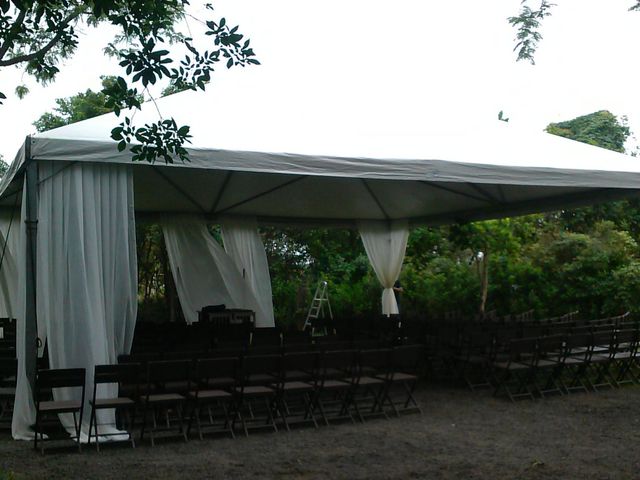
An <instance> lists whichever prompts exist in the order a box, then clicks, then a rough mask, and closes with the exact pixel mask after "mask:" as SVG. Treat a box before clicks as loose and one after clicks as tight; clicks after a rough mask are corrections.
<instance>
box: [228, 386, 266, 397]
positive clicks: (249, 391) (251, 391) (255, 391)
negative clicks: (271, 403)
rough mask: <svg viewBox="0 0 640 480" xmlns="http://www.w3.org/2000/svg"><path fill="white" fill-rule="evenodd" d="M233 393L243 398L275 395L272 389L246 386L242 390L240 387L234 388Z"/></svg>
mask: <svg viewBox="0 0 640 480" xmlns="http://www.w3.org/2000/svg"><path fill="white" fill-rule="evenodd" d="M235 391H236V392H237V393H242V394H243V395H245V396H260V395H274V394H275V393H276V391H275V390H274V389H273V388H269V387H263V386H261V385H254V386H247V387H244V390H243V389H242V387H236V388H235Z"/></svg>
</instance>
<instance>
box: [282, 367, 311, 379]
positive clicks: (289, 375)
mask: <svg viewBox="0 0 640 480" xmlns="http://www.w3.org/2000/svg"><path fill="white" fill-rule="evenodd" d="M312 377H313V375H311V374H310V373H309V372H305V371H303V370H287V371H286V372H284V379H285V380H286V381H292V382H293V381H300V380H308V379H310V378H312Z"/></svg>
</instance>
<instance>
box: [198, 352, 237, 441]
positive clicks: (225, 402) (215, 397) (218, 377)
mask: <svg viewBox="0 0 640 480" xmlns="http://www.w3.org/2000/svg"><path fill="white" fill-rule="evenodd" d="M237 365H238V358H237V357H226V358H224V357H223V358H201V359H200V360H198V361H197V362H196V366H195V373H194V376H193V380H194V382H193V383H194V386H195V390H192V391H190V392H189V393H188V397H189V400H190V401H191V402H192V404H193V406H192V410H191V415H190V417H189V426H188V428H187V434H189V433H190V432H191V425H192V423H193V420H194V419H195V420H196V426H197V427H198V436H199V437H200V440H202V438H203V436H202V435H203V425H202V420H201V415H202V407H203V406H206V407H207V413H208V417H209V427H210V429H211V430H214V431H218V432H227V433H229V434H230V435H231V437H232V438H235V434H234V432H233V426H232V422H231V419H230V411H231V410H234V406H233V394H232V393H231V391H230V390H232V389H233V388H234V386H235V384H236V380H235V377H236V369H237ZM217 406H220V407H221V408H222V412H223V414H222V417H223V418H222V419H223V423H222V426H221V427H216V425H215V423H214V422H215V419H214V415H213V413H212V409H211V408H212V407H214V408H215V407H217ZM234 415H235V411H234Z"/></svg>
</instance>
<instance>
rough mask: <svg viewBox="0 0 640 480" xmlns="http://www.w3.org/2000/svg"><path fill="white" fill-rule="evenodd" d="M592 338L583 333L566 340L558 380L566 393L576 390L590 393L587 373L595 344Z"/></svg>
mask: <svg viewBox="0 0 640 480" xmlns="http://www.w3.org/2000/svg"><path fill="white" fill-rule="evenodd" d="M591 336H592V335H591V333H584V332H583V333H572V334H570V335H568V336H567V337H566V338H565V345H564V357H563V359H562V365H563V368H562V372H561V374H560V375H559V376H558V380H559V383H560V384H561V385H562V388H563V389H564V391H565V392H566V393H571V392H573V391H576V390H582V391H584V392H588V391H589V386H588V385H589V384H588V379H587V378H586V371H587V369H588V366H589V358H590V357H591V345H592V344H593V340H592V338H591ZM585 382H587V383H585Z"/></svg>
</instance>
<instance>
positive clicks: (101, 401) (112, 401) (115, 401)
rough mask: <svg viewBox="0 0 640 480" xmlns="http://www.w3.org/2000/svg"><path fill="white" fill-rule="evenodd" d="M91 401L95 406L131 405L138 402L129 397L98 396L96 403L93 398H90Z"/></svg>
mask: <svg viewBox="0 0 640 480" xmlns="http://www.w3.org/2000/svg"><path fill="white" fill-rule="evenodd" d="M89 403H90V404H91V405H93V406H94V407H95V408H115V407H130V406H132V405H135V404H136V402H134V401H133V400H131V399H130V398H128V397H116V398H96V401H95V403H94V402H93V400H89Z"/></svg>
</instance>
